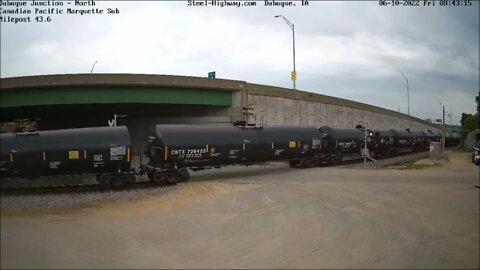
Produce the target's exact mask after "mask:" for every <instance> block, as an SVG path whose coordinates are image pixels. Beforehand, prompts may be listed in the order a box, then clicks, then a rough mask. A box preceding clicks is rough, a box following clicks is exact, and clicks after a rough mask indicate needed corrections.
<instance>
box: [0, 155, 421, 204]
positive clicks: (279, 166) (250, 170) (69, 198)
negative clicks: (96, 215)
mask: <svg viewBox="0 0 480 270" xmlns="http://www.w3.org/2000/svg"><path fill="white" fill-rule="evenodd" d="M425 157H428V152H422V153H415V154H411V155H405V156H400V157H394V158H389V159H384V160H379V161H377V162H368V163H367V166H366V167H385V166H390V165H393V164H399V163H404V162H410V161H414V160H418V159H422V158H425ZM363 166H364V165H363V163H359V164H353V165H346V166H345V167H358V168H360V167H363ZM232 170H233V171H232ZM278 170H287V171H289V170H292V169H291V168H289V167H288V166H287V165H286V163H285V162H271V163H269V164H266V165H261V166H251V167H240V166H234V167H227V168H222V169H220V170H217V169H212V170H205V171H200V172H193V173H192V179H191V181H202V180H213V179H226V178H229V177H235V176H236V175H237V172H239V171H240V172H242V173H244V174H243V175H245V173H247V174H251V175H259V174H265V173H270V172H272V171H273V172H275V171H278ZM293 170H295V169H293ZM231 172H232V173H231ZM77 178H78V177H77ZM77 178H75V177H68V178H65V179H67V180H69V181H71V182H72V183H80V182H85V179H88V178H85V177H84V179H83V180H82V179H79V178H78V179H77ZM143 180H145V179H143ZM25 181H26V180H25ZM55 181H57V182H59V183H61V182H65V181H66V180H65V181H63V180H62V178H57V179H56V180H55ZM92 181H93V180H92ZM168 189H169V187H146V188H140V189H131V190H121V191H118V190H112V191H94V192H85V193H58V194H44V195H38V194H35V195H2V196H1V197H0V209H55V208H64V207H71V206H78V205H85V204H91V203H94V202H112V201H119V200H135V199H139V198H142V197H144V196H148V195H151V196H155V195H158V194H161V193H164V192H166V191H167V190H168Z"/></svg>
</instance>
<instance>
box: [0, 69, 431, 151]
mask: <svg viewBox="0 0 480 270" xmlns="http://www.w3.org/2000/svg"><path fill="white" fill-rule="evenodd" d="M0 90H1V91H0V110H1V111H0V112H1V114H0V115H1V116H0V117H1V121H2V122H5V121H12V120H14V119H19V118H30V119H35V118H39V119H40V121H39V123H40V124H39V128H40V129H42V130H48V129H59V128H74V127H85V126H106V125H107V121H108V120H111V119H112V118H113V115H114V114H119V115H126V116H127V117H125V118H119V119H118V120H117V123H118V125H127V126H128V127H129V128H130V132H131V133H132V134H131V136H132V138H133V146H134V147H136V148H138V149H140V150H143V149H144V147H145V146H144V142H145V138H146V136H148V135H150V132H151V127H152V126H153V125H154V124H156V123H186V124H217V125H231V123H233V122H235V121H239V120H245V115H244V112H245V110H244V109H243V108H248V112H249V113H251V118H252V119H251V121H254V119H256V122H257V124H261V123H263V124H264V125H300V126H306V125H314V126H323V125H328V126H332V127H355V126H356V125H358V124H362V125H367V127H368V128H374V129H390V128H394V129H406V128H410V129H411V130H419V131H423V130H427V129H430V130H435V131H436V130H438V127H436V126H435V125H433V124H431V123H428V122H426V121H424V120H421V119H419V118H415V117H412V116H408V115H405V114H402V113H398V112H395V111H392V110H387V109H384V108H380V107H376V106H372V105H368V104H364V103H359V102H355V101H351V100H345V99H340V98H335V97H331V96H326V95H321V94H316V93H310V92H305V91H299V90H292V89H287V88H280V87H273V86H266V85H258V84H252V83H248V82H246V81H234V80H224V79H210V78H200V77H186V76H170V75H144V74H65V75H42V76H28V77H14V78H4V79H0Z"/></svg>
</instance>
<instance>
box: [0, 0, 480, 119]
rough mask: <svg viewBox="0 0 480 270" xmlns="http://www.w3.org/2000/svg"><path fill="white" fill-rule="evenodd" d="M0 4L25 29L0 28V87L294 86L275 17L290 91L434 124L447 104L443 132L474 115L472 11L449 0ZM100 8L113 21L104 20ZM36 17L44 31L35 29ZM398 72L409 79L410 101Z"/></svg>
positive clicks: (477, 80) (475, 10)
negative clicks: (86, 79)
mask: <svg viewBox="0 0 480 270" xmlns="http://www.w3.org/2000/svg"><path fill="white" fill-rule="evenodd" d="M6 2H9V3H12V2H14V1H2V6H1V8H2V10H3V11H2V14H0V15H2V17H4V18H5V17H6V16H10V17H11V18H13V17H16V18H20V17H22V16H30V17H31V20H32V22H18V23H14V22H2V23H1V24H0V30H1V54H0V56H1V63H0V64H1V66H0V67H1V69H0V77H1V78H7V77H17V76H30V75H46V74H72V73H73V74H75V73H89V72H90V71H91V69H92V66H93V64H94V63H95V62H97V63H96V64H95V67H94V70H93V72H94V73H137V74H167V75H184V76H197V77H207V74H208V72H210V71H215V72H216V77H217V78H220V79H231V80H241V81H247V82H249V83H258V84H265V85H272V86H279V87H285V88H292V87H293V84H292V81H291V80H290V72H291V71H292V70H293V48H292V47H293V46H292V30H291V29H290V28H289V26H288V25H287V23H286V22H285V21H284V20H283V19H282V18H275V15H283V16H285V18H287V19H288V20H289V21H291V22H292V23H293V24H294V26H295V54H296V60H295V63H296V71H297V81H296V88H297V89H299V90H304V91H309V92H314V93H320V94H324V95H330V96H334V97H340V98H345V99H349V100H354V101H358V102H362V103H367V104H371V105H375V106H379V107H383V108H386V109H390V110H394V111H400V112H402V113H407V108H408V104H409V107H410V115H412V116H415V117H418V118H421V119H425V118H430V119H439V118H442V106H445V110H446V113H447V114H446V116H445V117H446V123H447V124H449V123H450V115H451V122H452V124H459V123H460V117H461V114H462V113H463V112H465V113H475V111H476V103H475V96H477V95H478V93H479V91H480V74H479V70H480V64H479V58H480V56H479V50H480V48H479V31H480V22H479V11H480V5H479V2H478V1H457V2H458V3H461V4H469V3H471V6H453V5H450V6H440V2H438V1H437V2H436V3H435V6H426V5H424V1H418V3H419V6H410V7H408V6H403V5H402V4H403V1H400V3H401V4H400V5H399V6H391V5H389V6H381V5H380V4H379V3H380V1H308V4H309V5H308V6H307V5H305V6H302V2H301V1H291V2H293V3H294V4H295V6H289V7H279V6H265V1H256V6H240V7H225V6H224V7H220V6H218V5H217V6H211V2H212V1H207V2H208V4H209V6H193V5H189V1H94V3H95V6H82V7H80V6H76V7H75V6H74V2H75V1H65V2H64V6H63V7H59V8H61V9H63V10H64V14H60V15H59V14H51V15H48V14H43V15H42V14H30V15H28V14H27V15H21V14H20V15H18V14H17V15H12V14H5V13H3V12H4V10H7V9H9V10H14V9H16V7H12V6H8V3H6ZM30 2H31V1H28V4H30ZM37 2H40V1H37ZM50 2H52V1H50ZM57 2H58V1H57ZM66 2H70V3H71V4H70V6H68V8H74V9H77V10H79V9H85V10H87V9H91V8H97V9H102V10H103V11H104V14H85V15H78V14H65V13H66V9H67V6H66V5H67V4H66ZM204 2H205V1H197V3H204ZM216 2H217V3H220V2H222V3H225V1H216ZM227 2H229V3H233V2H235V1H227ZM269 2H272V1H269ZM276 2H277V3H280V2H287V1H276ZM386 2H392V1H386ZM413 2H416V1H413ZM442 2H445V1H442ZM449 2H450V3H451V4H455V3H454V2H452V1H449ZM22 8H23V9H24V10H26V9H30V10H31V11H32V13H34V9H35V7H28V6H27V7H22ZM46 8H49V7H41V9H46ZM54 8H55V7H54ZM108 8H111V9H112V10H114V11H117V10H118V12H115V13H113V14H106V13H107V9H108ZM40 15H41V16H43V18H44V22H35V17H37V16H40ZM47 16H50V18H49V19H50V21H49V22H47ZM400 72H403V74H404V75H405V76H406V78H407V79H408V86H409V91H408V92H409V102H407V83H406V80H405V79H404V77H403V76H402V75H401V73H400ZM450 112H451V113H450Z"/></svg>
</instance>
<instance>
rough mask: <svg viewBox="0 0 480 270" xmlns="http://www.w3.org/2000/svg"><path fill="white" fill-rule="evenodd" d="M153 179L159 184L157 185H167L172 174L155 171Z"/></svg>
mask: <svg viewBox="0 0 480 270" xmlns="http://www.w3.org/2000/svg"><path fill="white" fill-rule="evenodd" d="M152 181H153V182H154V183H155V184H157V185H162V186H163V185H166V184H167V183H170V181H171V180H170V176H169V175H168V174H165V173H161V172H159V173H155V174H154V175H153V179H152Z"/></svg>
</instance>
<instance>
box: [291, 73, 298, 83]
mask: <svg viewBox="0 0 480 270" xmlns="http://www.w3.org/2000/svg"><path fill="white" fill-rule="evenodd" d="M296 80H297V72H296V71H292V81H296Z"/></svg>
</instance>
